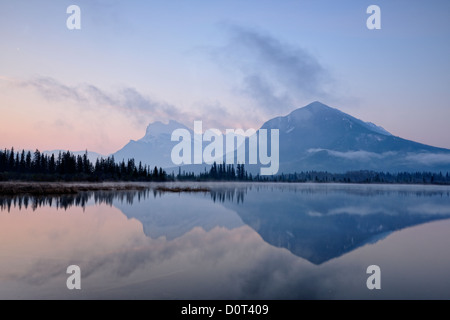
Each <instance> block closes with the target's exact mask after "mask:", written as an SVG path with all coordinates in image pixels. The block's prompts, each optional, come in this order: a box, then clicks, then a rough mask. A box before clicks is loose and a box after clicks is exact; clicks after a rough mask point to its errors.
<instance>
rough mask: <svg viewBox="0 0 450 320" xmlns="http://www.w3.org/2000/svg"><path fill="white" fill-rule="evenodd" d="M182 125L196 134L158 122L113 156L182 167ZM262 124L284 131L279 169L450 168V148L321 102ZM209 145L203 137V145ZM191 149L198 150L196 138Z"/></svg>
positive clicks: (197, 169) (256, 169) (192, 168)
mask: <svg viewBox="0 0 450 320" xmlns="http://www.w3.org/2000/svg"><path fill="white" fill-rule="evenodd" d="M178 128H184V129H187V130H188V131H189V132H190V134H191V135H193V131H192V130H190V129H188V128H187V127H186V126H185V125H183V124H181V123H178V122H176V121H169V123H167V124H163V123H161V122H159V121H158V122H154V123H152V124H150V125H149V126H148V127H147V131H146V134H145V136H144V137H143V138H142V139H140V140H138V141H133V140H131V141H130V142H129V143H128V144H127V145H126V146H124V147H123V148H122V149H121V150H119V151H117V152H116V153H115V154H114V157H115V159H116V160H118V161H121V160H122V159H124V160H127V159H128V158H135V160H136V161H137V163H138V162H139V161H142V163H145V164H148V165H151V166H155V165H156V166H158V167H163V168H165V169H168V170H169V172H172V171H174V172H177V171H178V167H177V166H176V165H174V164H173V162H172V160H171V152H172V149H173V147H174V146H175V145H177V144H178V142H177V141H171V134H172V132H173V131H174V130H175V129H178ZM206 129H207V128H203V131H205V130H206ZM234 129H238V128H234ZM261 129H268V130H270V129H278V130H279V170H278V173H279V174H281V173H292V172H300V171H310V170H316V171H328V172H334V173H341V172H347V171H353V170H373V171H386V172H403V171H409V172H416V171H432V172H439V171H442V172H447V171H450V150H448V149H443V148H437V147H432V146H429V145H425V144H421V143H417V142H414V141H410V140H406V139H402V138H400V137H396V136H394V135H392V134H391V133H389V132H388V131H387V130H385V129H384V128H382V127H379V126H377V125H375V124H373V123H371V122H364V121H362V120H359V119H357V118H355V117H352V116H351V115H349V114H346V113H344V112H342V111H340V110H338V109H335V108H332V107H329V106H327V105H325V104H323V103H320V102H318V101H316V102H313V103H311V104H309V105H307V106H305V107H303V108H298V109H296V110H294V111H292V112H291V113H290V114H288V115H286V116H280V117H276V118H273V119H271V120H269V121H267V122H265V123H264V124H263V126H262V127H261ZM268 136H269V137H270V134H268ZM269 140H270V139H269ZM208 144H209V142H204V143H203V148H205V147H206V146H207V145H208ZM248 144H249V143H248V139H247V141H246V147H247V148H246V150H247V151H246V159H247V162H246V169H247V171H249V172H251V173H253V174H255V173H259V172H260V168H261V165H259V164H258V165H248V164H247V163H248V159H249V157H248ZM191 148H192V150H194V148H193V142H192V147H191ZM224 148H225V143H224ZM192 152H193V151H192ZM224 152H225V150H224ZM191 159H192V158H191ZM235 159H236V156H235ZM217 162H220V161H219V160H218V161H217ZM235 163H237V161H235ZM208 167H209V166H208V165H206V164H203V165H198V164H191V165H186V166H183V167H182V170H186V171H194V172H196V173H199V172H203V171H204V170H205V169H206V170H208Z"/></svg>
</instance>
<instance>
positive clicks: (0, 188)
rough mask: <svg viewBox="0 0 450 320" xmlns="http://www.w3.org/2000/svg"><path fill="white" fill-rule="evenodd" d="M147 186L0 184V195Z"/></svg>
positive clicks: (125, 184)
mask: <svg viewBox="0 0 450 320" xmlns="http://www.w3.org/2000/svg"><path fill="white" fill-rule="evenodd" d="M147 188H148V186H145V185H140V184H132V183H130V184H127V183H117V184H116V183H84V184H83V183H63V182H16V181H9V182H1V183H0V195H18V194H31V195H49V194H76V193H78V192H81V191H100V190H102V191H109V190H117V191H120V190H144V189H147Z"/></svg>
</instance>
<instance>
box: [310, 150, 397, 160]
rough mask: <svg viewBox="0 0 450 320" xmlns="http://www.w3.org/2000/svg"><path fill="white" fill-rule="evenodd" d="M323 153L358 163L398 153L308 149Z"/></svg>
mask: <svg viewBox="0 0 450 320" xmlns="http://www.w3.org/2000/svg"><path fill="white" fill-rule="evenodd" d="M321 151H326V152H327V153H328V154H329V155H331V156H334V157H338V158H344V159H347V160H358V161H368V160H371V159H383V158H386V157H389V156H393V155H395V154H396V153H395V152H393V151H389V152H383V153H375V152H369V151H364V150H358V151H346V152H341V151H335V150H329V149H320V148H316V149H308V152H309V153H317V152H321Z"/></svg>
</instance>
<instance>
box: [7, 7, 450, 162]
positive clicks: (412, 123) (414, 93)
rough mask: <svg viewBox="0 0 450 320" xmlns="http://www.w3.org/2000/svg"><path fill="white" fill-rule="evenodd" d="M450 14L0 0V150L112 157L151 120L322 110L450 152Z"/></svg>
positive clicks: (213, 123)
mask: <svg viewBox="0 0 450 320" xmlns="http://www.w3.org/2000/svg"><path fill="white" fill-rule="evenodd" d="M72 4H75V5H78V6H79V7H80V8H81V30H69V29H68V28H67V27H66V20H67V18H68V17H69V14H67V13H66V9H67V7H68V6H69V5H72ZM371 4H376V5H378V6H379V7H380V8H381V30H369V29H367V27H366V20H367V18H368V17H369V14H367V13H366V9H367V7H368V6H369V5H371ZM449 15H450V1H448V0H442V1H439V0H431V1H406V0H396V1H392V0H386V1H384V0H371V1H364V0H354V1H350V0H343V1H336V0H314V1H313V0H308V1H301V0H296V1H293V0H283V1H275V0H270V1H269V0H246V1H243V0H226V1H225V0H216V1H211V0H189V1H186V0H164V1H163V0H161V1H136V0H135V1H124V0H120V1H113V0H111V1H110V0H108V1H106V0H71V1H65V0H60V1H54V0H35V1H23V0H15V1H12V0H3V1H1V2H0V39H1V41H0V147H2V148H4V147H6V148H10V147H11V146H14V147H16V148H25V149H35V148H39V149H41V150H53V149H70V150H73V151H76V150H84V149H88V150H91V151H97V152H100V153H102V154H105V155H107V154H109V153H112V152H115V151H117V150H118V149H120V148H121V147H122V146H123V145H125V144H126V143H127V142H128V141H129V140H130V139H135V140H136V139H139V138H141V137H142V136H143V135H144V133H145V128H146V126H147V125H148V124H149V123H150V122H153V121H156V120H160V121H163V122H167V121H168V120H171V119H173V120H177V121H180V122H182V123H184V124H185V125H188V126H190V127H192V125H193V121H194V120H202V121H203V127H204V128H205V129H206V128H219V129H221V130H224V129H226V128H244V129H247V128H255V129H257V128H259V127H260V126H261V125H262V124H263V123H264V122H265V121H267V120H269V119H270V118H272V117H274V116H279V115H286V114H288V113H289V112H291V111H292V110H294V109H296V108H299V107H302V106H305V105H306V104H308V103H310V102H312V101H315V100H319V101H321V102H323V103H325V104H327V105H329V106H332V107H336V108H338V109H340V110H342V111H344V112H347V113H349V114H351V115H353V116H355V117H357V118H360V119H362V120H364V121H371V122H374V123H376V124H377V125H380V126H382V127H384V128H385V129H386V130H388V131H390V132H391V133H393V134H394V135H397V136H401V137H403V138H406V139H411V140H415V141H418V142H422V143H426V144H431V145H434V146H439V147H445V148H450V128H449V119H450V61H449V57H450V41H449V40H450V19H449V18H448V17H449Z"/></svg>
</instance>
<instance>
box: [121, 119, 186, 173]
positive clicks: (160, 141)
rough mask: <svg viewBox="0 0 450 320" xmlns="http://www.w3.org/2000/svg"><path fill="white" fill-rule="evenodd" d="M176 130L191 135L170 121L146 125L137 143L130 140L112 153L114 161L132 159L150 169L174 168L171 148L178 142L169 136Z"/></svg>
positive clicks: (184, 127)
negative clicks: (142, 135)
mask: <svg viewBox="0 0 450 320" xmlns="http://www.w3.org/2000/svg"><path fill="white" fill-rule="evenodd" d="M176 129H187V130H188V131H189V132H190V133H191V134H193V132H192V130H190V129H189V128H187V127H186V126H185V125H183V124H181V123H179V122H176V121H173V120H171V121H169V122H168V123H167V124H164V123H162V122H160V121H156V122H153V123H151V124H149V125H148V127H147V130H146V132H145V135H144V137H142V138H141V139H139V140H137V141H134V140H130V142H128V143H127V144H126V145H125V146H124V147H123V148H122V149H120V150H119V151H117V152H116V153H114V154H113V156H114V159H115V160H116V161H122V160H125V161H127V160H128V159H129V158H134V159H135V161H136V163H139V162H140V161H141V162H142V163H143V164H147V165H150V166H152V167H153V166H158V167H163V168H168V167H174V164H173V162H172V160H171V157H170V155H171V152H172V148H173V147H174V146H175V145H176V144H177V143H178V142H176V141H171V135H172V132H173V131H174V130H176Z"/></svg>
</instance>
